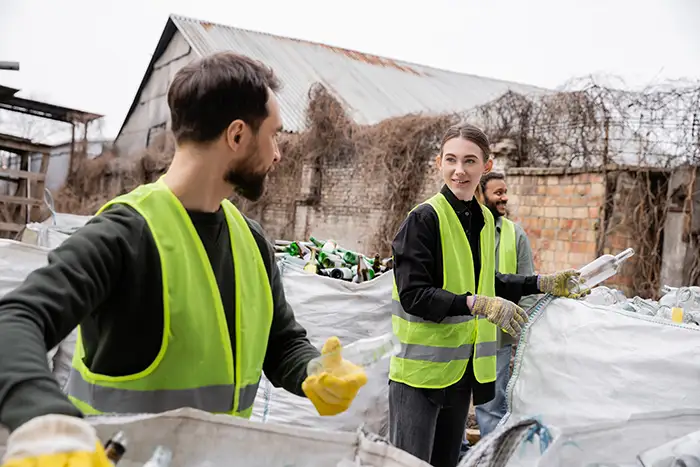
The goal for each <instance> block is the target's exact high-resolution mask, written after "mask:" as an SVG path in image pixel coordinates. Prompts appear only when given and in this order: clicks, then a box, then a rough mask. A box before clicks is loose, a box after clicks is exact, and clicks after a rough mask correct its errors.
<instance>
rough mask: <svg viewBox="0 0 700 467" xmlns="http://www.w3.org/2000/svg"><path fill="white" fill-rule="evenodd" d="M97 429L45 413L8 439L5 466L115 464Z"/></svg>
mask: <svg viewBox="0 0 700 467" xmlns="http://www.w3.org/2000/svg"><path fill="white" fill-rule="evenodd" d="M113 465H114V464H112V463H111V462H110V461H109V459H108V458H107V455H106V454H105V451H104V448H103V447H102V443H101V442H100V440H99V439H98V438H97V433H96V432H95V429H94V428H93V427H92V426H91V425H90V424H89V423H88V422H86V421H85V420H83V419H80V418H76V417H70V416H68V415H44V416H41V417H37V418H34V419H32V420H30V421H28V422H27V423H25V424H24V425H22V426H20V427H19V428H17V430H15V431H14V432H13V433H12V434H11V435H10V437H9V438H8V439H7V452H6V453H5V458H4V463H3V464H2V467H113Z"/></svg>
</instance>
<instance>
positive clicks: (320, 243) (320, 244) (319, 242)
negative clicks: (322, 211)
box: [309, 236, 326, 248]
mask: <svg viewBox="0 0 700 467" xmlns="http://www.w3.org/2000/svg"><path fill="white" fill-rule="evenodd" d="M309 240H310V241H311V243H313V244H314V245H316V246H317V247H319V248H323V245H324V244H325V243H326V242H325V241H324V240H319V239H318V238H316V237H314V236H311V237H309Z"/></svg>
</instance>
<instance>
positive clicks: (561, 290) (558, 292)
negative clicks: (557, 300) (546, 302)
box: [537, 269, 591, 298]
mask: <svg viewBox="0 0 700 467" xmlns="http://www.w3.org/2000/svg"><path fill="white" fill-rule="evenodd" d="M582 285H583V278H582V277H581V273H580V272H578V271H576V270H574V269H567V270H566V271H561V272H557V273H555V274H547V275H539V276H537V288H538V289H540V292H542V293H548V294H552V295H554V296H555V297H565V298H581V297H584V296H586V295H588V294H589V293H591V289H590V288H585V287H582Z"/></svg>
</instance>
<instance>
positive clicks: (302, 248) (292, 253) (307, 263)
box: [275, 236, 393, 283]
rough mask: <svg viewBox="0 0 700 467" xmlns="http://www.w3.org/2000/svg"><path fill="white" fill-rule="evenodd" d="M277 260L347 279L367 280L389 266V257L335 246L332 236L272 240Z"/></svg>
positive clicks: (314, 271) (358, 281) (391, 263)
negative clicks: (365, 253) (324, 238)
mask: <svg viewBox="0 0 700 467" xmlns="http://www.w3.org/2000/svg"><path fill="white" fill-rule="evenodd" d="M275 251H276V253H275V254H276V256H277V258H278V260H284V261H286V262H288V263H291V264H296V265H297V266H301V267H302V268H303V269H304V270H305V271H307V272H310V273H313V274H320V275H323V276H328V277H332V278H333V279H341V280H345V281H350V282H356V283H361V282H367V281H368V280H372V279H374V278H375V277H379V276H380V275H382V274H383V273H385V272H386V271H389V270H391V268H392V266H393V261H392V259H391V258H384V259H382V258H381V257H380V256H379V254H378V253H377V254H375V255H374V256H373V257H372V258H371V259H370V258H368V257H366V256H365V255H363V254H362V253H358V252H355V251H352V250H347V249H345V248H342V247H340V246H338V244H337V243H336V242H335V241H334V240H319V239H317V238H315V237H313V236H312V237H310V238H309V241H308V242H304V241H289V240H276V241H275Z"/></svg>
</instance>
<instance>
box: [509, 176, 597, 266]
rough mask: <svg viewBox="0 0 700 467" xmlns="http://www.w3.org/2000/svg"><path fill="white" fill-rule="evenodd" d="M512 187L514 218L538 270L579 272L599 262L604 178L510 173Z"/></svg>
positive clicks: (511, 205) (511, 201) (511, 212)
mask: <svg viewBox="0 0 700 467" xmlns="http://www.w3.org/2000/svg"><path fill="white" fill-rule="evenodd" d="M507 182H508V193H509V195H510V196H509V202H508V204H509V206H510V207H509V211H510V217H511V218H512V219H513V220H514V221H515V222H518V223H519V224H520V225H521V226H522V227H523V228H524V229H525V231H526V232H527V234H528V238H529V239H530V244H531V246H532V250H533V254H534V257H535V267H536V269H537V271H539V272H543V273H549V272H555V271H559V270H562V269H566V268H570V267H573V268H578V267H581V266H583V265H585V264H587V263H589V262H590V261H592V260H594V259H595V258H596V248H597V239H598V236H597V232H598V229H599V227H600V222H601V208H602V206H603V205H604V201H605V183H604V179H603V175H602V174H601V173H584V172H581V173H565V172H564V171H563V170H556V169H510V170H508V172H507Z"/></svg>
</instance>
